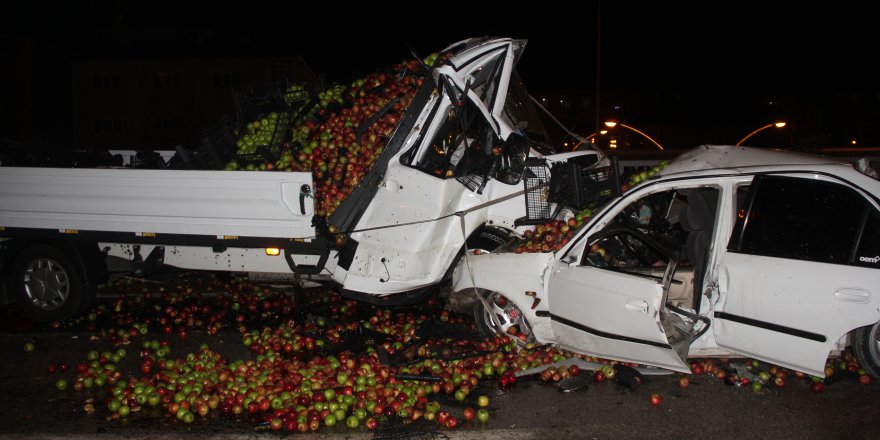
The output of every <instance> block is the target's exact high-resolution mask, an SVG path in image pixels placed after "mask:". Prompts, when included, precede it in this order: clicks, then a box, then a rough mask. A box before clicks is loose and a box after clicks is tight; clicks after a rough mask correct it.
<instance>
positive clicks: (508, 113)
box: [504, 70, 557, 154]
mask: <svg viewBox="0 0 880 440" xmlns="http://www.w3.org/2000/svg"><path fill="white" fill-rule="evenodd" d="M504 116H505V117H506V118H507V119H508V120H509V122H510V123H511V124H512V125H514V126H516V127H517V128H518V129H520V130H522V133H523V134H524V135H525V136H526V137H527V138H528V139H529V140H531V141H532V142H534V143H535V145H532V146H533V147H534V148H535V149H536V150H538V151H539V152H541V153H542V154H553V153H554V152H555V146H556V145H557V144H556V143H554V142H553V140H552V139H551V138H550V136H549V135H548V134H547V130H546V129H545V128H544V123H543V121H542V120H541V114H540V113H538V109H537V108H536V107H535V103H534V102H532V99H531V97H530V96H529V93H528V91H526V87H525V84H523V81H522V78H520V76H519V73H517V72H516V71H515V70H514V71H513V74H512V75H511V76H510V85H509V86H508V89H507V100H506V101H505V104H504Z"/></svg>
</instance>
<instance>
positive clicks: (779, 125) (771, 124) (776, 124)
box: [736, 121, 785, 146]
mask: <svg viewBox="0 0 880 440" xmlns="http://www.w3.org/2000/svg"><path fill="white" fill-rule="evenodd" d="M770 127H776V128H782V127H785V122H784V121H779V122H771V123H769V124H767V125H765V126H763V127H761V128H759V129H757V130H755V131H753V132H751V133H749V134H748V135H746V137H744V138H742V139H741V140H740V141H739V142H737V143H736V146H740V145H742V143H743V142H745V141H746V139H748V138H750V137H752V136H754V135H756V134H757V133H759V132H761V131H763V130H766V129H768V128H770Z"/></svg>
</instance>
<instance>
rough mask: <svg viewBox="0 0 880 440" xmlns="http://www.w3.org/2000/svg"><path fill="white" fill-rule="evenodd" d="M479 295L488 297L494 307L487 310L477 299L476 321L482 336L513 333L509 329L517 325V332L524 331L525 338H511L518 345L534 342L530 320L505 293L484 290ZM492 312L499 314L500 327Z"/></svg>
mask: <svg viewBox="0 0 880 440" xmlns="http://www.w3.org/2000/svg"><path fill="white" fill-rule="evenodd" d="M478 295H482V296H483V297H484V298H486V300H487V302H488V303H489V304H490V307H492V309H493V310H491V311H490V310H487V309H486V307H485V306H484V305H483V302H482V301H480V300H476V301H475V303H474V307H473V314H474V322H475V323H476V326H477V331H479V332H480V335H481V336H483V337H485V338H494V337H496V336H499V335H511V333H510V332H509V329H510V328H511V327H513V326H515V327H516V329H517V331H516V332H515V333H516V334H519V333H523V334H525V336H526V338H525V340H521V339H519V338H518V337H516V336H515V335H511V339H513V340H514V341H516V343H517V345H519V346H525V345H527V344H529V343H532V342H534V335H533V334H532V331H531V328H530V327H529V324H528V322H527V321H526V319H525V318H524V317H523V315H522V311H520V309H519V308H518V307H517V306H516V305H515V304H513V302H510V301H509V300H507V298H505V297H504V295H501V294H500V293H497V292H482V293H478ZM491 313H495V314H496V315H497V316H498V320H499V321H500V322H501V327H500V328H499V327H498V326H497V324H495V322H494V320H493V319H492V315H491ZM511 316H516V318H511Z"/></svg>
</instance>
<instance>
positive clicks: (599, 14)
mask: <svg viewBox="0 0 880 440" xmlns="http://www.w3.org/2000/svg"><path fill="white" fill-rule="evenodd" d="M601 65H602V0H597V1H596V127H595V130H593V131H595V132H597V133H598V132H599V130H601V129H602V126H601V125H600V124H601V120H600V119H599V113H600V109H601V108H602V105H601V104H602V99H601V97H602V95H601V92H600V84H601V77H602V76H601V75H602V69H601V67H600V66H601Z"/></svg>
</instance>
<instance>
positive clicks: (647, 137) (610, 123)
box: [605, 121, 666, 151]
mask: <svg viewBox="0 0 880 440" xmlns="http://www.w3.org/2000/svg"><path fill="white" fill-rule="evenodd" d="M618 125H619V126H621V127H623V128H625V129H627V130H632V131H634V132H636V133H638V134H640V135H642V136H644V137H645V139H647V140H649V141H651V143H652V144H654V145H656V146H657V148H659V149H660V151H665V150H666V149H665V148H663V146H662V145H660V144H659V143H657V141H655V140H654V139H652V138H651V136H648V135H647V134H645V133H643V132H641V131H639V130H638V129H635V128H633V127H630V126H629V125H626V124H622V123H620V122H616V121H605V126H606V127H608V128H614V127H616V126H618Z"/></svg>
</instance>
